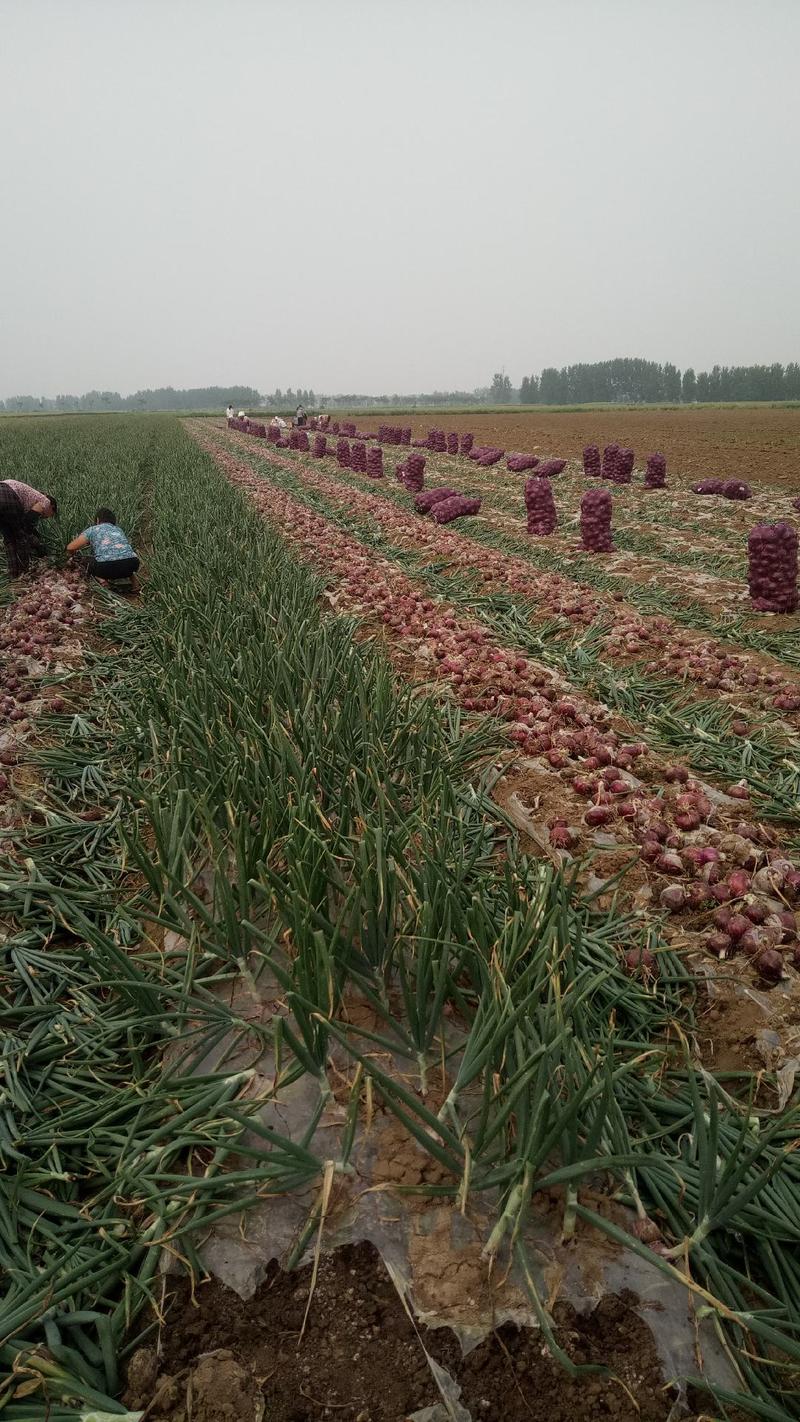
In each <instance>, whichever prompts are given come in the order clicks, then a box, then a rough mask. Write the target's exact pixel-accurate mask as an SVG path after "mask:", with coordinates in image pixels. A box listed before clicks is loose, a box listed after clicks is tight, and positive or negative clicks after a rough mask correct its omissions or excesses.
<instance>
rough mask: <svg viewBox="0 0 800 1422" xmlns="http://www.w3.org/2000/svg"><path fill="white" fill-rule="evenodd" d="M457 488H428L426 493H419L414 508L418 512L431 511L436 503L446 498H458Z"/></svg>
mask: <svg viewBox="0 0 800 1422" xmlns="http://www.w3.org/2000/svg"><path fill="white" fill-rule="evenodd" d="M457 498H458V490H457V489H426V490H425V493H424V494H417V496H416V498H415V500H414V508H415V509H416V511H417V513H421V514H426V513H430V511H431V509H432V508H433V506H434V504H438V503H441V502H442V501H443V500H444V499H457Z"/></svg>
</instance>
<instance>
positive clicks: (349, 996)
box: [0, 412, 800, 1422]
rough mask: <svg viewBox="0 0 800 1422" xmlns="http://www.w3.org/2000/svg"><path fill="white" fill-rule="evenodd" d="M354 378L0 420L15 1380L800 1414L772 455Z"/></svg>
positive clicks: (22, 1398) (784, 699)
mask: <svg viewBox="0 0 800 1422" xmlns="http://www.w3.org/2000/svg"><path fill="white" fill-rule="evenodd" d="M585 418H586V419H589V418H590V416H589V415H587V416H586V417H585ZM689 418H691V417H689ZM400 419H401V417H399V416H398V417H396V421H399V420H400ZM611 419H612V416H611V413H609V412H604V414H603V416H602V420H603V424H604V426H607V425H608V423H609V422H610V421H611ZM364 420H365V417H363V416H362V417H359V418H358V420H357V421H356V420H355V417H352V418H351V420H350V421H349V422H347V427H346V428H345V422H344V421H342V422H340V427H339V428H338V429H334V428H333V424H332V423H330V424H329V425H328V428H326V429H321V430H318V431H308V432H306V431H293V432H291V436H290V434H289V432H288V431H286V432H281V434H280V436H279V437H277V439H276V438H275V437H274V436H272V437H271V436H270V433H269V431H268V429H267V427H266V426H264V425H260V424H259V422H258V421H257V420H256V421H252V422H242V423H240V422H238V421H233V422H231V424H232V427H230V428H228V427H226V424H225V421H224V420H216V419H186V420H178V419H177V418H175V417H172V416H153V417H149V416H139V415H137V416H121V417H116V416H107V417H89V416H86V417H79V418H74V419H70V418H50V419H41V420H34V419H14V420H12V419H7V420H4V421H0V456H2V466H3V470H4V472H5V473H6V475H7V477H13V478H16V479H20V480H24V481H28V482H30V483H32V484H33V485H35V486H36V487H38V488H44V489H47V490H48V491H52V492H53V493H54V494H55V495H56V496H57V498H58V500H59V506H60V517H59V520H58V522H57V523H55V524H51V525H50V526H48V528H47V532H46V537H47V539H48V540H49V542H50V556H49V557H48V558H47V559H45V560H42V561H40V562H39V564H38V565H37V566H36V569H35V571H34V572H33V573H32V574H31V575H28V576H26V577H25V578H22V579H18V580H16V581H15V582H13V583H10V582H3V583H0V596H1V597H2V606H0V670H2V693H1V694H0V886H1V887H2V894H3V927H2V958H1V959H0V964H1V966H0V974H1V976H0V1019H1V1021H0V1026H1V1028H2V1032H1V1035H0V1052H2V1058H1V1059H0V1065H1V1067H2V1076H1V1077H0V1152H1V1153H2V1165H3V1169H2V1173H0V1267H1V1268H2V1276H3V1292H2V1302H1V1303H0V1320H1V1323H2V1326H1V1327H0V1364H1V1366H0V1414H2V1415H3V1417H4V1418H8V1420H9V1422H34V1420H35V1422H39V1419H44V1418H48V1419H53V1422H66V1419H78V1418H85V1419H89V1418H92V1417H97V1418H105V1417H107V1416H111V1417H113V1416H119V1417H123V1418H125V1417H127V1418H128V1419H129V1422H133V1419H144V1418H145V1417H146V1418H148V1419H150V1420H151V1422H178V1419H187V1422H188V1419H194V1422H215V1419H217V1418H223V1417H226V1416H229V1417H236V1418H241V1419H243V1422H251V1419H252V1422H261V1419H264V1422H317V1419H323V1418H328V1417H330V1418H340V1419H344V1422H402V1419H405V1418H408V1419H412V1422H439V1419H443V1418H450V1419H453V1420H454V1422H485V1419H489V1422H495V1419H497V1422H500V1419H503V1422H505V1419H509V1422H515V1419H517V1418H519V1419H522V1418H524V1417H530V1418H539V1417H542V1418H544V1417H547V1418H551V1419H552V1418H555V1419H560V1418H561V1417H564V1418H566V1417H568V1416H569V1417H571V1418H573V1419H575V1418H577V1419H583V1418H586V1419H589V1418H592V1419H594V1418H605V1417H614V1418H616V1419H618V1422H628V1419H630V1422H633V1419H635V1418H646V1419H653V1420H654V1422H656V1419H658V1420H659V1422H661V1419H663V1422H667V1419H671V1422H674V1419H678V1418H680V1417H683V1416H686V1417H701V1416H703V1417H730V1418H742V1417H759V1418H765V1419H775V1422H784V1419H792V1418H798V1417H800V1250H798V1245H799V1244H800V1156H799V1155H798V1149H797V1143H798V1140H799V1139H800V1095H799V1094H798V1085H797V1084H796V1078H797V1071H798V1067H800V944H799V943H798V933H797V926H798V911H800V635H799V633H800V614H798V612H797V602H796V578H797V527H798V523H799V522H800V513H798V509H797V507H796V505H797V494H798V492H800V491H798V490H797V489H796V488H795V489H794V490H791V489H790V488H787V487H786V486H785V484H784V483H782V482H780V481H779V482H776V483H774V484H773V483H770V482H769V481H768V480H759V479H756V478H750V479H749V480H748V479H747V474H746V472H743V471H742V470H741V469H739V468H731V469H729V470H722V471H720V470H719V469H713V470H711V471H710V473H711V475H712V476H713V478H714V479H716V480H720V479H721V480H722V483H723V484H724V483H725V482H726V478H727V479H728V480H729V481H733V482H735V483H737V485H741V486H746V485H749V487H747V495H748V496H747V497H740V496H739V495H738V494H734V493H732V492H731V490H730V489H728V490H727V491H726V490H725V489H722V490H720V489H719V488H717V489H714V490H709V491H708V492H699V491H698V490H699V489H700V487H701V483H702V480H701V475H702V473H703V471H700V472H698V470H697V468H696V466H687V467H686V468H685V469H684V467H683V465H682V464H681V463H680V462H678V463H676V464H675V465H674V467H673V458H672V451H671V449H670V447H669V446H668V445H667V446H666V447H665V448H663V450H660V449H639V450H632V449H631V450H628V448H627V446H625V445H612V444H611V442H610V440H609V441H606V440H605V439H603V440H602V441H601V440H600V439H599V438H598V439H596V441H595V442H594V443H588V442H587V443H586V448H585V450H584V453H583V455H582V456H580V457H576V455H575V453H574V451H572V450H571V449H570V450H566V449H565V450H561V449H559V448H558V447H555V446H554V447H552V448H549V447H548V448H537V449H536V450H532V449H530V448H528V449H526V448H519V449H514V450H510V449H509V450H506V449H504V448H503V449H501V448H500V447H499V446H497V445H496V444H491V443H488V442H487V443H486V444H484V443H482V439H481V437H478V436H476V438H475V439H474V440H472V441H470V440H469V439H467V440H466V441H465V433H467V432H468V426H469V417H468V416H462V417H460V421H459V424H460V429H459V432H458V433H457V434H456V433H455V432H453V431H432V432H431V433H430V434H428V433H427V426H426V427H425V428H424V429H423V425H422V422H421V421H420V420H419V419H416V420H414V422H413V426H412V428H411V429H410V431H409V432H408V434H407V435H404V434H403V433H402V430H403V429H404V428H407V424H408V422H406V424H405V425H403V426H400V427H396V426H392V427H389V426H384V427H383V428H382V429H381V430H379V429H378V425H377V423H373V422H372V419H371V418H370V421H369V425H368V426H367V425H366V424H365V423H364ZM359 426H360V428H359ZM379 435H380V436H381V437H380V438H378V436H379ZM397 436H399V438H398V437H397ZM448 436H449V437H448ZM604 445H605V450H604V448H603V446H604ZM590 451H594V452H590ZM609 451H610V453H609ZM615 451H616V452H615ZM98 504H108V505H110V506H111V507H113V508H114V509H115V510H116V513H117V518H118V521H119V523H120V524H121V526H122V527H123V528H124V529H125V531H126V532H127V533H129V535H130V536H131V539H132V542H133V543H134V546H135V547H136V548H137V551H139V552H140V554H141V558H142V564H143V577H142V593H141V596H140V597H138V598H135V599H132V598H124V597H121V596H116V595H114V594H113V593H112V592H110V591H108V590H106V589H104V588H101V587H100V586H99V585H90V584H88V583H87V582H86V581H85V580H84V579H83V577H82V576H81V574H80V572H79V571H78V569H77V568H75V567H73V566H71V565H70V564H67V563H65V560H64V554H63V547H64V544H65V543H66V542H67V540H68V539H69V538H71V537H73V536H74V535H75V533H77V532H78V531H79V530H80V529H81V528H83V527H84V526H85V525H86V524H87V522H88V521H89V520H90V518H91V516H92V513H93V510H94V509H95V507H96V506H97V505H98ZM757 528H758V529H760V530H761V531H757V532H755V533H754V531H753V530H754V529H757ZM775 529H778V530H779V532H777V533H776V532H774V531H770V530H775ZM765 530H766V531H765ZM768 608H772V609H774V610H772V611H769V610H767V609H768ZM226 1409H227V1410H226Z"/></svg>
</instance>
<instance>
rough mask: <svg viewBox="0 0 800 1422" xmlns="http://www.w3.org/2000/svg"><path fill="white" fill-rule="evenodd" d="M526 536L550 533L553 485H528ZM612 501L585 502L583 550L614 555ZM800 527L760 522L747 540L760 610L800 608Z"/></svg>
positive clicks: (600, 492) (599, 496) (604, 495)
mask: <svg viewBox="0 0 800 1422" xmlns="http://www.w3.org/2000/svg"><path fill="white" fill-rule="evenodd" d="M525 507H526V509H527V514H528V532H529V533H532V534H536V535H538V536H540V537H542V536H546V535H547V534H549V533H552V532H553V530H554V529H555V526H556V522H557V515H556V505H555V499H554V498H553V489H552V485H551V484H550V483H549V482H548V481H547V480H546V479H539V478H532V479H528V480H527V482H526V484H525ZM611 513H612V499H611V495H610V494H609V493H608V491H607V490H606V489H590V490H589V492H588V493H586V494H584V496H583V498H582V499H581V512H580V529H581V542H582V544H583V547H584V549H585V550H586V551H587V552H591V553H610V552H611V551H612V549H613V547H614V540H613V537H612V533H611ZM797 544H798V538H797V529H796V528H795V527H794V525H793V524H791V523H784V522H780V523H757V524H756V526H755V528H753V529H751V531H750V535H749V537H748V539H747V563H748V573H747V585H748V589H749V592H750V597H751V599H752V602H753V606H754V607H755V608H757V609H758V611H759V612H794V611H795V610H796V608H797Z"/></svg>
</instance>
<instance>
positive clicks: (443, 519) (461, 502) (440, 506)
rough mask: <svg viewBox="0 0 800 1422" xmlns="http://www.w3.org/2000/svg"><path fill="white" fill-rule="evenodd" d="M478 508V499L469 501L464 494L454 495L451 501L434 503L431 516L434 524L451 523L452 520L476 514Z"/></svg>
mask: <svg viewBox="0 0 800 1422" xmlns="http://www.w3.org/2000/svg"><path fill="white" fill-rule="evenodd" d="M480 506H481V501H480V499H470V498H467V496H466V495H465V494H456V495H455V497H454V498H452V499H441V500H439V502H438V503H435V504H434V506H433V508H432V509H431V515H432V517H433V519H434V520H435V521H436V523H452V522H453V519H454V518H463V517H465V515H467V514H476V513H477V512H478V510H479V508H480Z"/></svg>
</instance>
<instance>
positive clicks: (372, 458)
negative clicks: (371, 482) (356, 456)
mask: <svg viewBox="0 0 800 1422" xmlns="http://www.w3.org/2000/svg"><path fill="white" fill-rule="evenodd" d="M367 473H368V475H369V477H370V479H382V478H383V450H382V449H381V447H380V445H379V444H372V445H370V447H369V449H368V450H367Z"/></svg>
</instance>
